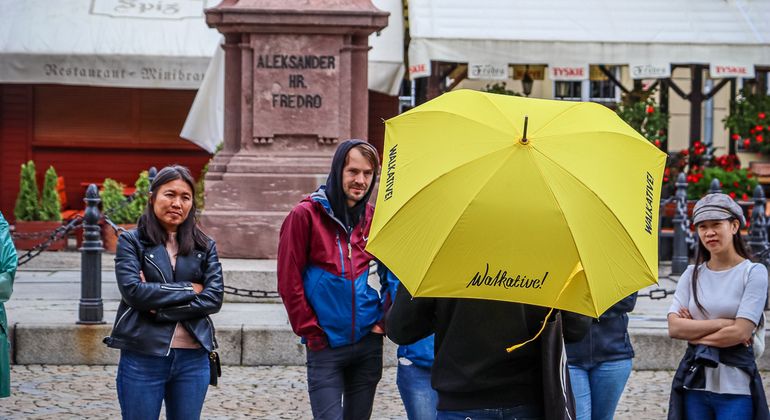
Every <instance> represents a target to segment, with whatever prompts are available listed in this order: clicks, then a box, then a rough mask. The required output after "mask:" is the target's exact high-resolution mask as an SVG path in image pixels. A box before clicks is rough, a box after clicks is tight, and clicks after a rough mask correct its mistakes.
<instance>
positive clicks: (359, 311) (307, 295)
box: [277, 186, 382, 351]
mask: <svg viewBox="0 0 770 420" xmlns="http://www.w3.org/2000/svg"><path fill="white" fill-rule="evenodd" d="M373 213H374V208H373V207H372V206H371V205H368V204H367V206H366V211H365V213H364V215H363V217H362V219H361V220H360V221H359V223H357V224H356V225H355V226H354V227H353V228H352V229H350V230H348V229H347V228H346V227H345V225H344V224H343V223H342V221H340V219H339V218H338V217H336V215H335V214H334V212H333V210H332V207H331V205H330V204H329V201H328V199H327V195H326V188H325V187H323V186H322V187H321V188H319V189H318V191H316V192H315V193H313V194H311V195H310V196H308V197H307V198H305V199H304V200H302V202H300V203H299V205H297V206H296V207H294V209H293V210H292V211H291V213H289V215H288V216H287V217H286V219H285V220H284V222H283V225H282V226H281V233H280V239H279V243H278V272H277V277H278V292H279V293H280V295H281V298H282V300H283V304H284V306H285V307H286V312H287V314H288V315H289V322H290V323H291V326H292V329H293V330H294V332H295V333H296V334H297V335H298V336H300V337H302V342H303V343H305V344H307V346H308V348H309V349H310V350H312V351H318V350H322V349H324V348H326V347H327V346H329V347H333V348H335V347H341V346H345V345H349V344H353V343H357V342H358V341H360V340H361V339H362V338H363V337H364V336H366V335H367V334H369V332H370V331H371V329H372V326H374V324H376V323H378V322H380V321H381V320H382V306H381V302H380V294H379V293H377V290H375V289H374V288H372V287H371V286H369V283H368V279H369V265H370V263H371V262H372V261H374V257H373V256H372V255H370V254H369V253H368V252H366V251H365V249H364V248H365V247H366V241H367V239H368V238H369V227H370V226H371V220H372V215H373Z"/></svg>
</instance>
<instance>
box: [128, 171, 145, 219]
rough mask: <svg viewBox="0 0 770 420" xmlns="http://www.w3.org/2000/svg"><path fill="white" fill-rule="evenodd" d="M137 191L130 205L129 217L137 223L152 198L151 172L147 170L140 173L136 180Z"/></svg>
mask: <svg viewBox="0 0 770 420" xmlns="http://www.w3.org/2000/svg"><path fill="white" fill-rule="evenodd" d="M134 187H136V192H135V193H134V199H133V200H131V203H130V204H129V205H128V207H129V213H130V214H129V217H130V219H131V220H133V222H129V223H136V221H137V220H139V216H141V215H142V213H144V209H146V208H147V203H148V202H149V200H150V174H149V172H147V171H142V172H141V173H140V174H139V178H137V179H136V182H134Z"/></svg>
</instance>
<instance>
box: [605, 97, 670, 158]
mask: <svg viewBox="0 0 770 420" xmlns="http://www.w3.org/2000/svg"><path fill="white" fill-rule="evenodd" d="M654 93H655V91H654V90H652V91H644V92H639V91H632V92H631V93H629V94H626V95H624V96H623V101H622V102H621V103H620V104H618V109H617V111H616V112H617V114H618V116H620V118H622V119H623V121H625V122H626V123H627V124H628V125H630V126H631V127H632V128H633V129H634V130H636V131H638V132H639V133H640V134H641V135H643V136H644V137H645V138H646V139H647V140H649V141H650V143H652V144H654V145H655V146H657V147H659V148H663V147H664V146H665V144H666V141H667V140H668V134H667V130H668V118H669V115H668V114H664V113H663V112H661V111H660V108H659V107H658V106H657V104H656V103H655V98H654Z"/></svg>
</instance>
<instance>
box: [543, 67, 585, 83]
mask: <svg viewBox="0 0 770 420" xmlns="http://www.w3.org/2000/svg"><path fill="white" fill-rule="evenodd" d="M588 74H589V73H588V64H584V65H578V66H563V65H549V66H548V77H550V79H551V80H553V81H558V82H562V81H565V82H566V81H580V80H588Z"/></svg>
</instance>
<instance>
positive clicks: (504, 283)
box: [465, 263, 548, 289]
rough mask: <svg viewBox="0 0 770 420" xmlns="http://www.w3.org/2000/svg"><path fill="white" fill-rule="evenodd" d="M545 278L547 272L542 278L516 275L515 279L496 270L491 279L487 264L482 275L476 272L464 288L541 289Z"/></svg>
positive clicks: (505, 272)
mask: <svg viewBox="0 0 770 420" xmlns="http://www.w3.org/2000/svg"><path fill="white" fill-rule="evenodd" d="M547 278H548V271H546V272H545V274H543V276H542V278H527V276H526V275H524V276H522V275H521V274H516V276H515V277H514V275H513V274H512V275H511V276H510V277H509V276H508V272H507V271H504V270H497V274H496V275H495V276H494V277H492V276H490V275H489V263H487V264H486V268H485V269H484V274H483V275H482V274H481V272H480V271H479V272H477V273H476V274H475V275H474V276H473V278H472V279H471V281H469V282H468V284H467V285H466V286H465V288H466V289H467V288H469V287H472V286H478V287H481V286H488V287H502V288H504V289H513V288H519V289H542V288H543V285H545V280H546V279H547Z"/></svg>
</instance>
